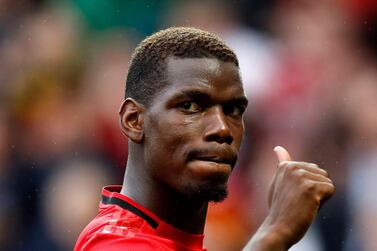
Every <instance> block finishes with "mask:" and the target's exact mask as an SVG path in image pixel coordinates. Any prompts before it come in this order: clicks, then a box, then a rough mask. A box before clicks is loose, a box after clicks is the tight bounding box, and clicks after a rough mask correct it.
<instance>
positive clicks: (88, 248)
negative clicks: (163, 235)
mask: <svg viewBox="0 0 377 251" xmlns="http://www.w3.org/2000/svg"><path fill="white" fill-rule="evenodd" d="M120 250H135V251H152V250H157V251H159V250H160V251H162V250H171V249H170V248H168V247H167V246H165V245H164V244H163V243H160V242H158V241H157V240H155V239H152V238H147V237H144V236H133V237H125V236H121V235H117V234H99V235H96V236H95V237H94V236H93V238H91V239H89V240H87V242H85V243H84V244H83V245H81V246H80V245H77V246H76V247H75V249H74V251H120Z"/></svg>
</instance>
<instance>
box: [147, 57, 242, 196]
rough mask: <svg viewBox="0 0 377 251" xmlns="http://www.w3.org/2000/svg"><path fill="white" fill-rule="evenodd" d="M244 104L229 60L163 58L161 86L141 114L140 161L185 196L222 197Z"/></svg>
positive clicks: (235, 70) (237, 143)
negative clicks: (164, 78)
mask: <svg viewBox="0 0 377 251" xmlns="http://www.w3.org/2000/svg"><path fill="white" fill-rule="evenodd" d="M246 106H247V99H246V97H245V94H244V90H243V86H242V83H241V80H240V76H239V71H238V67H236V66H235V65H234V64H233V63H225V62H222V61H219V60H217V59H212V58H211V59H210V58H200V59H197V58H195V59H191V58H185V59H178V58H169V59H168V60H167V86H166V87H165V88H164V89H163V90H162V91H161V92H159V93H158V94H157V95H156V97H155V98H154V100H153V102H152V104H151V105H150V107H148V108H147V109H146V111H145V117H144V141H143V144H144V159H145V160H146V162H147V163H146V164H147V166H148V168H149V169H148V171H149V172H150V175H151V176H152V178H153V179H154V180H157V181H158V182H159V183H161V184H162V185H163V186H168V187H169V188H171V189H174V190H175V191H177V192H179V193H181V194H184V195H185V196H187V197H192V198H197V199H203V200H207V201H220V200H222V199H224V198H225V197H226V194H227V180H228V178H229V175H230V173H231V171H232V169H233V168H234V165H235V163H236V159H237V153H238V150H239V148H240V145H241V141H242V137H243V133H244V125H243V119H242V115H243V112H244V110H245V108H246Z"/></svg>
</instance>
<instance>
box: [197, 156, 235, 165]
mask: <svg viewBox="0 0 377 251" xmlns="http://www.w3.org/2000/svg"><path fill="white" fill-rule="evenodd" d="M193 160H201V161H209V162H215V163H218V164H228V165H231V166H233V163H232V161H231V160H230V159H228V158H221V157H218V156H198V157H196V158H194V159H193Z"/></svg>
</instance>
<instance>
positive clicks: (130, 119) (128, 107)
mask: <svg viewBox="0 0 377 251" xmlns="http://www.w3.org/2000/svg"><path fill="white" fill-rule="evenodd" d="M144 110H145V109H144V106H143V105H141V104H139V103H138V102H136V101H135V100H134V99H132V98H127V99H126V100H125V101H124V102H123V104H122V105H121V107H120V109H119V116H120V127H121V128H122V131H123V133H124V134H125V135H126V136H127V137H128V138H129V139H130V140H132V141H133V142H135V143H141V142H142V140H143V138H144V127H143V124H144Z"/></svg>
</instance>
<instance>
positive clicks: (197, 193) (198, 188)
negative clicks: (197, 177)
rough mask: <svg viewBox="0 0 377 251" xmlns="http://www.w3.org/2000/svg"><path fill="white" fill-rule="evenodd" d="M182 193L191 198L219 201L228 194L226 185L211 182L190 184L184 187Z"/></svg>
mask: <svg viewBox="0 0 377 251" xmlns="http://www.w3.org/2000/svg"><path fill="white" fill-rule="evenodd" d="M183 194H184V195H185V196H187V197H188V198H189V199H192V200H203V201H208V202H221V201H223V200H225V199H226V197H227V196H228V186H227V185H226V184H221V185H219V184H213V183H205V184H196V185H194V184H191V185H189V186H187V187H185V189H184V191H183Z"/></svg>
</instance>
